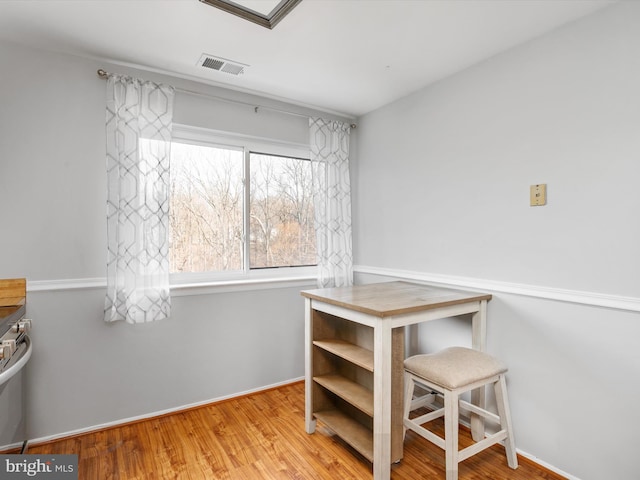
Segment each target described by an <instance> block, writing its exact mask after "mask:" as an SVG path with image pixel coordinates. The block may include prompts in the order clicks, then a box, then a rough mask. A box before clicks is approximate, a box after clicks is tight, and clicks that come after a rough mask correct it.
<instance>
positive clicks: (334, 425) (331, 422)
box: [313, 410, 373, 462]
mask: <svg viewBox="0 0 640 480" xmlns="http://www.w3.org/2000/svg"><path fill="white" fill-rule="evenodd" d="M313 415H314V416H315V417H316V418H317V419H318V420H320V421H321V422H322V423H324V424H325V425H326V426H327V427H329V428H330V429H331V430H333V431H334V432H335V433H336V434H337V435H338V436H339V437H340V438H342V439H343V440H344V441H346V442H347V443H348V444H349V445H351V446H352V447H353V448H354V449H355V450H357V451H358V452H359V453H360V454H361V455H363V456H364V457H365V458H366V459H367V460H369V461H370V462H373V432H372V431H371V430H369V429H368V428H367V427H365V426H364V425H362V424H360V423H358V422H357V421H355V420H353V419H352V418H350V417H348V416H347V415H345V414H344V413H342V412H341V411H340V410H323V411H321V412H314V414H313Z"/></svg>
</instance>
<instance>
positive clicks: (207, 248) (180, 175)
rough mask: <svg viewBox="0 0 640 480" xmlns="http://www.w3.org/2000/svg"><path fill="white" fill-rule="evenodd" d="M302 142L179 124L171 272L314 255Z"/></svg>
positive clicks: (307, 261)
mask: <svg viewBox="0 0 640 480" xmlns="http://www.w3.org/2000/svg"><path fill="white" fill-rule="evenodd" d="M308 155H309V152H308V147H305V146H302V145H290V144H284V143H276V142H270V141H268V140H262V139H252V138H248V137H240V136H230V135H221V134H217V133H214V132H210V131H206V130H201V129H190V128H187V127H179V128H176V129H175V130H174V139H173V143H172V146H171V183H170V185H171V187H170V188H171V192H170V203H171V210H170V212H171V213H170V235H169V236H170V263H171V272H172V273H174V274H195V273H199V274H207V273H209V274H212V273H221V272H226V273H233V272H235V273H242V272H248V271H251V270H257V269H272V268H283V267H302V266H313V265H315V263H316V248H315V231H314V225H313V201H312V198H311V163H310V161H309V160H308Z"/></svg>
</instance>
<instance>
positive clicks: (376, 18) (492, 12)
mask: <svg viewBox="0 0 640 480" xmlns="http://www.w3.org/2000/svg"><path fill="white" fill-rule="evenodd" d="M259 1H261V0H254V3H256V2H259ZM262 1H264V2H268V3H269V4H271V3H273V2H272V0H262ZM611 3H615V0H302V2H301V3H300V4H299V5H298V6H296V7H295V8H294V9H293V10H292V11H291V12H290V13H289V15H288V16H287V17H285V18H284V19H283V20H282V21H281V22H280V23H278V24H277V25H276V26H275V28H274V29H273V30H269V29H267V28H264V27H261V26H259V25H256V24H254V23H250V22H248V21H246V20H243V19H241V18H239V17H236V16H234V15H231V14H229V13H226V12H224V11H222V10H219V9H216V8H213V7H211V6H209V5H206V4H204V3H201V2H199V1H198V0H64V1H63V0H16V1H13V0H2V1H0V40H8V41H11V42H17V43H22V44H26V45H30V46H35V47H41V48H45V49H51V50H54V51H60V52H67V53H71V54H76V55H82V56H87V57H91V58H97V59H101V60H109V61H115V62H116V63H121V64H125V65H131V66H137V67H142V68H147V69H152V70H154V71H160V72H164V73H172V74H178V75H179V76H182V77H186V78H191V79H196V80H199V81H203V82H206V83H210V84H214V85H221V86H225V87H229V88H233V89H236V90H241V91H247V92H252V93H259V94H262V95H266V96H269V97H272V98H279V99H287V100H289V101H292V102H294V103H298V104H302V105H309V106H314V107H317V108H320V109H322V110H325V111H329V112H334V113H341V114H345V115H348V116H358V115H361V114H364V113H367V112H369V111H371V110H374V109H376V108H378V107H380V106H382V105H384V104H387V103H389V102H391V101H393V100H395V99H398V98H400V97H403V96H405V95H407V94H409V93H411V92H413V91H415V90H418V89H420V88H422V87H424V86H426V85H428V84H430V83H432V82H435V81H437V80H439V79H442V78H444V77H446V76H448V75H451V74H453V73H455V72H457V71H460V70H463V69H465V68H467V67H469V66H471V65H473V64H475V63H478V62H480V61H482V60H484V59H486V58H489V57H491V56H493V55H496V54H498V53H500V52H502V51H504V50H506V49H509V48H511V47H513V46H515V45H518V44H520V43H523V42H525V41H527V40H529V39H532V38H535V37H537V36H540V35H543V34H545V33H546V32H549V31H550V30H552V29H555V28H557V27H559V26H560V25H563V24H565V23H567V22H571V21H573V20H575V19H577V18H579V17H581V16H584V15H588V14H590V13H593V12H595V11H596V10H598V9H600V8H603V7H606V6H607V5H610V4H611ZM203 53H207V54H210V55H214V56H218V57H223V58H226V59H229V60H232V61H235V62H238V63H242V64H247V65H249V67H248V68H246V69H245V73H244V74H243V75H240V76H232V75H229V74H226V73H221V72H217V71H215V70H210V69H205V68H202V67H199V66H197V62H198V60H199V59H200V57H201V55H202V54H203ZM0 68H1V67H0Z"/></svg>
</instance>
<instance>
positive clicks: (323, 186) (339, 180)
mask: <svg viewBox="0 0 640 480" xmlns="http://www.w3.org/2000/svg"><path fill="white" fill-rule="evenodd" d="M350 133H351V127H350V126H349V125H347V124H345V123H342V122H337V121H329V120H324V119H321V118H310V119H309V135H310V145H311V166H312V168H311V171H312V182H313V203H314V209H315V227H316V248H317V251H318V286H319V287H320V288H325V287H342V286H349V285H352V284H353V253H352V246H351V182H350V180H349V136H350Z"/></svg>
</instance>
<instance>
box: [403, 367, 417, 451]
mask: <svg viewBox="0 0 640 480" xmlns="http://www.w3.org/2000/svg"><path fill="white" fill-rule="evenodd" d="M414 387H415V382H414V381H413V378H412V377H411V375H409V374H408V373H407V372H404V416H403V423H402V425H403V429H402V438H403V439H404V438H405V436H406V435H407V427H405V426H404V419H405V418H409V413H411V400H412V399H413V389H414Z"/></svg>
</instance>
